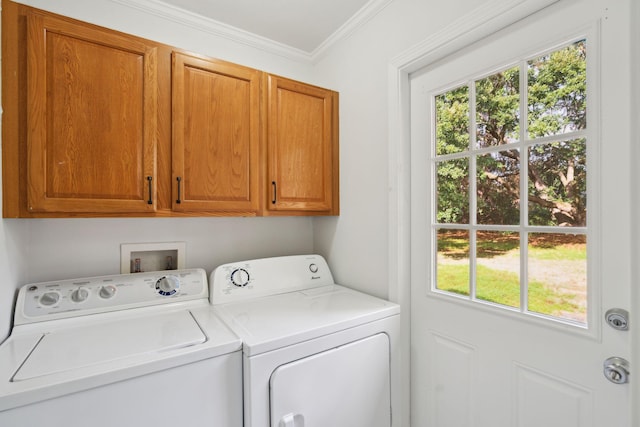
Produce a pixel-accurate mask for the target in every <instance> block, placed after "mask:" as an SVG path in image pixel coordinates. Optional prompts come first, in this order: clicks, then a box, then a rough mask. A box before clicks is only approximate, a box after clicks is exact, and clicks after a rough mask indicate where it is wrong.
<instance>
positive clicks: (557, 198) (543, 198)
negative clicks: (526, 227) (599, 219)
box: [529, 138, 587, 227]
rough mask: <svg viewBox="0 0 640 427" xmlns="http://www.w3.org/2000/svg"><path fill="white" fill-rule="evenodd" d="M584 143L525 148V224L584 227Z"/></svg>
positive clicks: (582, 141) (580, 140) (585, 186)
mask: <svg viewBox="0 0 640 427" xmlns="http://www.w3.org/2000/svg"><path fill="white" fill-rule="evenodd" d="M586 145H587V144H586V139H585V138H580V139H576V140H571V141H558V142H550V143H546V144H536V145H533V146H532V147H530V148H529V224H531V225H557V226H564V227H566V226H569V227H584V226H586V225H587V152H586Z"/></svg>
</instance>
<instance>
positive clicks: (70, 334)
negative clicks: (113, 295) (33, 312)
mask: <svg viewBox="0 0 640 427" xmlns="http://www.w3.org/2000/svg"><path fill="white" fill-rule="evenodd" d="M206 340H207V337H206V336H205V334H204V333H203V331H202V329H201V328H200V327H199V325H198V323H197V322H196V321H195V320H194V318H193V316H192V314H191V313H190V312H189V311H188V310H182V311H176V312H172V313H161V314H155V315H151V316H143V317H137V318H124V319H113V320H110V321H105V322H99V323H93V324H89V325H84V326H76V327H70V328H63V329H58V330H53V331H51V332H47V333H43V334H42V336H41V338H40V339H39V341H38V342H37V344H36V346H35V347H34V348H33V350H32V351H31V352H30V353H29V355H28V356H27V358H26V359H25V360H24V362H23V363H22V365H21V366H20V368H19V369H18V370H17V372H16V373H15V375H14V376H13V378H12V381H23V380H28V379H34V378H38V377H44V376H47V375H51V374H56V373H61V372H65V371H71V370H77V369H79V368H85V367H90V366H94V365H101V364H104V363H108V362H115V363H117V361H118V360H123V361H124V360H126V359H127V358H130V357H132V356H139V355H142V354H145V353H148V354H158V353H162V352H165V351H168V350H173V349H178V348H183V347H189V346H193V345H197V344H201V343H204V342H205V341H206Z"/></svg>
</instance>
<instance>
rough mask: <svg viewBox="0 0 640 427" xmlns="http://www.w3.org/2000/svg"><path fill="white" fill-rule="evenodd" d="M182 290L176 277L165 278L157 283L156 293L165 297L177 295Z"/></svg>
mask: <svg viewBox="0 0 640 427" xmlns="http://www.w3.org/2000/svg"><path fill="white" fill-rule="evenodd" d="M179 289H180V279H178V278H177V277H176V276H163V277H161V278H159V279H158V280H157V281H156V291H157V292H158V293H159V294H160V295H162V296H165V297H168V296H171V295H175V294H176V293H178V290H179Z"/></svg>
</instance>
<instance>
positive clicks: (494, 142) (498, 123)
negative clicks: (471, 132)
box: [476, 67, 520, 148]
mask: <svg viewBox="0 0 640 427" xmlns="http://www.w3.org/2000/svg"><path fill="white" fill-rule="evenodd" d="M519 110H520V80H519V71H518V67H514V68H511V69H508V70H505V71H502V72H500V73H496V74H493V75H491V76H489V77H485V78H484V79H481V80H478V81H476V129H477V130H476V143H477V147H478V148H483V147H490V146H498V145H503V144H507V143H509V142H513V141H515V140H517V139H518V133H519V132H520V114H519Z"/></svg>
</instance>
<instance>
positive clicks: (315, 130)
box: [268, 76, 334, 211]
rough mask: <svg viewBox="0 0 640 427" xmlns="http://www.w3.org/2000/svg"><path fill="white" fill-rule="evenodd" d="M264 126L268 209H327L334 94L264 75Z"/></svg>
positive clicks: (331, 181)
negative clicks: (266, 129) (266, 109)
mask: <svg viewBox="0 0 640 427" xmlns="http://www.w3.org/2000/svg"><path fill="white" fill-rule="evenodd" d="M268 126H269V132H268V164H269V165H268V173H269V180H270V182H271V188H270V192H271V194H270V199H271V201H270V203H268V208H269V209H270V210H276V211H277V210H284V211H287V210H302V211H305V210H306V211H328V210H331V208H332V189H333V137H334V135H333V92H331V91H329V90H326V89H321V88H317V87H313V86H309V85H305V84H302V83H299V82H295V81H291V80H287V79H282V78H279V77H275V76H269V118H268Z"/></svg>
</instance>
